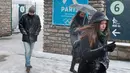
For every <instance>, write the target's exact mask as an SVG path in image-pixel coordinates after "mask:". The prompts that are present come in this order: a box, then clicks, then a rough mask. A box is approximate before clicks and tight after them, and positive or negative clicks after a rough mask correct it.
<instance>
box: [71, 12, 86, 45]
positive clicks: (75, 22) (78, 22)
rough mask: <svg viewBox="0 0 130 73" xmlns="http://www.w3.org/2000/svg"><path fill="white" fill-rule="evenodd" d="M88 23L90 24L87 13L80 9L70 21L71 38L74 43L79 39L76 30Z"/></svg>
mask: <svg viewBox="0 0 130 73" xmlns="http://www.w3.org/2000/svg"><path fill="white" fill-rule="evenodd" d="M87 24H88V18H87V16H86V14H85V13H84V12H81V11H78V12H77V14H76V15H75V16H74V18H73V19H72V21H71V23H70V29H69V30H70V38H71V44H72V45H73V43H74V41H75V40H77V39H78V33H77V32H75V31H76V30H78V29H80V27H83V26H84V25H87Z"/></svg>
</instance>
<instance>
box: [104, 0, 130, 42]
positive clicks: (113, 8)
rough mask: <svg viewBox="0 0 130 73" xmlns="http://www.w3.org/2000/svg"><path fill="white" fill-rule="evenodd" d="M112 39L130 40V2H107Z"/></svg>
mask: <svg viewBox="0 0 130 73" xmlns="http://www.w3.org/2000/svg"><path fill="white" fill-rule="evenodd" d="M106 3H107V10H106V11H107V16H108V18H109V19H110V31H111V38H112V39H118V40H130V37H129V36H130V32H129V31H130V17H129V16H130V0H106Z"/></svg>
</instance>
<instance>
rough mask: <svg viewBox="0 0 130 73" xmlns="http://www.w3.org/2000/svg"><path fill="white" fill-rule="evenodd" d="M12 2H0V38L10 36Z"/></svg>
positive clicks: (6, 0)
mask: <svg viewBox="0 0 130 73" xmlns="http://www.w3.org/2000/svg"><path fill="white" fill-rule="evenodd" d="M11 2H12V0H0V37H1V36H6V35H10V34H11V7H12V3H11Z"/></svg>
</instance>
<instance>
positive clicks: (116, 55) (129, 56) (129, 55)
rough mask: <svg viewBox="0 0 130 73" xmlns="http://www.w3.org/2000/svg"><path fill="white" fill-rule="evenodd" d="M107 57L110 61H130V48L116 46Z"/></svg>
mask: <svg viewBox="0 0 130 73" xmlns="http://www.w3.org/2000/svg"><path fill="white" fill-rule="evenodd" d="M109 55H110V58H111V59H116V60H117V59H118V60H127V61H130V47H123V46H117V47H116V49H115V51H114V52H112V53H109Z"/></svg>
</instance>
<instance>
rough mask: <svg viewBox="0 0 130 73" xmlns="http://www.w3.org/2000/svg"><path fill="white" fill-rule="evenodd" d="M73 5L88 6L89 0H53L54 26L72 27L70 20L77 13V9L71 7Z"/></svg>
mask: <svg viewBox="0 0 130 73" xmlns="http://www.w3.org/2000/svg"><path fill="white" fill-rule="evenodd" d="M71 4H88V0H53V10H52V11H53V12H52V24H53V25H63V26H68V25H70V24H69V23H70V20H71V19H72V17H73V16H74V14H75V13H76V11H77V10H76V9H74V8H71V7H69V6H70V5H71Z"/></svg>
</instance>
